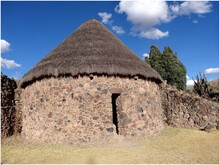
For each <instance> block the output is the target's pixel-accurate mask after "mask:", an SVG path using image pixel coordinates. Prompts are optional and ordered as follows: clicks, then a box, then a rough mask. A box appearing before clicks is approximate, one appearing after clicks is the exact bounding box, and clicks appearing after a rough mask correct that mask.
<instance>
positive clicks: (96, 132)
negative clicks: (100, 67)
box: [21, 76, 163, 144]
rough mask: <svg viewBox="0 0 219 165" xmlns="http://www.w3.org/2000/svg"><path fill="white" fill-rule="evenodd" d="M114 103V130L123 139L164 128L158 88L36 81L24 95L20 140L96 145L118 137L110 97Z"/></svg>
mask: <svg viewBox="0 0 219 165" xmlns="http://www.w3.org/2000/svg"><path fill="white" fill-rule="evenodd" d="M120 92H121V94H120V95H119V97H118V98H117V99H116V105H117V118H118V131H119V134H120V135H121V136H123V137H126V138H132V137H146V136H150V135H153V134H156V133H159V132H160V131H161V130H162V129H163V121H162V108H161V97H160V92H159V87H158V85H157V84H155V83H153V82H149V81H144V80H141V79H138V80H134V79H128V78H118V77H104V76H103V77H97V76H94V77H92V78H89V77H86V76H85V77H78V78H76V79H75V78H72V77H66V78H49V79H43V80H41V81H36V82H35V83H33V84H32V85H30V86H27V87H26V88H25V89H24V90H23V92H22V94H21V101H22V103H23V108H22V115H23V121H22V122H23V123H22V136H23V137H24V138H25V139H26V140H30V141H32V140H34V141H41V142H49V143H70V144H77V143H100V142H101V141H109V140H110V139H113V137H114V136H115V135H116V128H115V125H114V124H113V112H112V93H120Z"/></svg>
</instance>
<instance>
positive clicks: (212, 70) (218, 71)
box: [204, 68, 219, 74]
mask: <svg viewBox="0 0 219 165" xmlns="http://www.w3.org/2000/svg"><path fill="white" fill-rule="evenodd" d="M204 74H219V68H208V69H205V70H204Z"/></svg>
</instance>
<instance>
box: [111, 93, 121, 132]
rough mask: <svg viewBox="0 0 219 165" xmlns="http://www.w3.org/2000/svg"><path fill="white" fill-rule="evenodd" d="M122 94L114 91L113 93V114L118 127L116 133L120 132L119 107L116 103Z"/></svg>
mask: <svg viewBox="0 0 219 165" xmlns="http://www.w3.org/2000/svg"><path fill="white" fill-rule="evenodd" d="M119 95H120V94H118V93H113V94H112V108H113V109H112V113H113V114H112V116H113V124H114V125H115V127H116V133H117V134H119V127H118V107H117V105H116V100H117V98H118V97H119Z"/></svg>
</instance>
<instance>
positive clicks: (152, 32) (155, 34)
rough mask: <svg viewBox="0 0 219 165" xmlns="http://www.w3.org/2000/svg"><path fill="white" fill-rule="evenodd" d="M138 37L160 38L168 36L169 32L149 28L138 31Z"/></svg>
mask: <svg viewBox="0 0 219 165" xmlns="http://www.w3.org/2000/svg"><path fill="white" fill-rule="evenodd" d="M139 36H140V37H144V38H148V39H160V38H163V37H167V36H169V32H168V31H167V32H162V31H160V30H159V29H157V28H149V29H146V30H142V31H141V32H140V33H139Z"/></svg>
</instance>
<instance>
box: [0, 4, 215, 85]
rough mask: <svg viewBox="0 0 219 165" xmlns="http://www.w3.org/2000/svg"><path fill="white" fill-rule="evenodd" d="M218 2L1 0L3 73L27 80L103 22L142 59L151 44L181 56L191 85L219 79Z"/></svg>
mask: <svg viewBox="0 0 219 165" xmlns="http://www.w3.org/2000/svg"><path fill="white" fill-rule="evenodd" d="M218 10H219V2H218V1H214V2H212V1H210V2H208V1H200V2H196V1H174V2H171V1H163V0H159V1H152V0H147V1H144V0H138V1H124V0H122V1H102V2H101V1H99V2H98V1H93V2H83V1H76V2H73V1H72V2H61V1H60V2H57V1H56V2H55V1H54V2H48V1H47V2H46V1H45V2H42V1H38V2H36V1H35V2H34V1H32V2H31V1H29V2H12V1H11V2H9V1H3V2H1V71H2V72H3V73H4V74H6V75H7V76H8V77H13V78H15V79H21V78H22V77H23V75H24V74H25V73H26V72H27V71H28V70H30V69H31V68H33V67H34V66H35V65H36V64H37V63H38V62H39V61H40V60H42V59H43V58H44V57H45V56H46V55H47V54H48V53H49V52H50V51H52V50H53V49H54V48H55V47H56V46H58V45H59V44H60V43H61V42H62V41H63V40H65V39H66V38H67V37H68V36H69V35H70V34H71V33H72V32H74V31H75V30H76V29H77V28H78V27H79V26H80V25H81V24H82V23H84V22H85V21H88V20H89V19H97V20H99V21H101V22H102V23H103V24H104V25H105V26H106V27H107V28H108V29H109V30H111V31H112V32H113V33H114V34H115V35H116V36H117V37H118V38H119V39H120V40H121V41H122V42H123V43H125V44H126V45H127V46H128V47H129V48H130V49H131V50H132V51H133V52H134V53H135V54H137V55H138V56H139V57H140V58H141V59H142V60H144V57H145V56H148V54H149V53H150V47H151V45H156V46H157V47H158V48H159V50H160V51H161V52H163V50H164V47H165V46H169V47H171V48H172V50H173V51H174V52H176V53H177V55H178V58H179V60H180V61H181V62H182V63H183V64H184V65H185V67H186V69H187V85H191V84H193V80H192V78H194V79H195V78H196V75H197V74H199V72H201V73H205V75H206V77H207V79H208V80H213V79H216V78H219V19H218V14H219V11H218Z"/></svg>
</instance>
